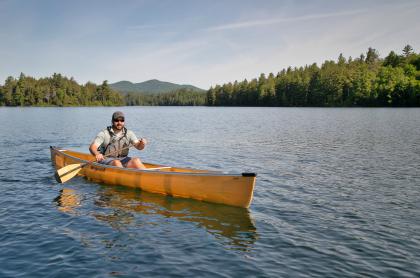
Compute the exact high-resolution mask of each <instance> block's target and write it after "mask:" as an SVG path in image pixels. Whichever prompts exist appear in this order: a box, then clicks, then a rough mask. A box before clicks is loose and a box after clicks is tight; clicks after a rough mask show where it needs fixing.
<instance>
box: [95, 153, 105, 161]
mask: <svg viewBox="0 0 420 278" xmlns="http://www.w3.org/2000/svg"><path fill="white" fill-rule="evenodd" d="M95 158H96V161H97V162H100V161H102V160H104V159H105V158H104V156H103V154H101V153H98V154H97V155H95Z"/></svg>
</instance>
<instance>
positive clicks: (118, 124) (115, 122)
mask: <svg viewBox="0 0 420 278" xmlns="http://www.w3.org/2000/svg"><path fill="white" fill-rule="evenodd" d="M112 124H113V125H114V128H116V129H117V130H122V129H123V127H124V118H118V119H115V120H113V121H112Z"/></svg>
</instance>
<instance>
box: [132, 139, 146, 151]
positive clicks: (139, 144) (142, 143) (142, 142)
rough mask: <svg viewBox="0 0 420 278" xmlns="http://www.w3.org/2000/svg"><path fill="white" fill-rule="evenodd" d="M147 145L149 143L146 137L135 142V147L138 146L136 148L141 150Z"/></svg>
mask: <svg viewBox="0 0 420 278" xmlns="http://www.w3.org/2000/svg"><path fill="white" fill-rule="evenodd" d="M146 145H147V140H146V138H140V140H138V142H137V143H135V144H134V147H136V149H138V150H140V151H141V150H142V149H144V147H146Z"/></svg>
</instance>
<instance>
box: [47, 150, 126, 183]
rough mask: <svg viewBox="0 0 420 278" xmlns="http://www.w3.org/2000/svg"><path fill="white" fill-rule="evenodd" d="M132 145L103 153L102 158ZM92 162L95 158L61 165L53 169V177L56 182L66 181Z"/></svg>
mask: <svg viewBox="0 0 420 278" xmlns="http://www.w3.org/2000/svg"><path fill="white" fill-rule="evenodd" d="M132 146H133V145H130V146H128V147H125V148H122V149H121V150H116V151H114V152H111V153H109V154H107V155H104V158H105V157H109V156H111V155H113V154H115V153H117V152H118V151H123V150H127V149H129V148H131V147H132ZM94 162H96V160H94V161H90V162H85V163H76V164H69V165H66V166H64V167H62V168H61V169H59V170H57V171H55V174H54V177H55V179H56V181H57V182H59V183H65V182H66V181H68V180H70V179H71V178H73V177H74V176H76V175H77V173H79V172H80V170H82V168H83V167H85V166H87V165H90V164H92V163H94Z"/></svg>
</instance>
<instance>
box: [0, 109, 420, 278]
mask: <svg viewBox="0 0 420 278" xmlns="http://www.w3.org/2000/svg"><path fill="white" fill-rule="evenodd" d="M115 110H122V111H124V112H125V114H126V125H127V127H128V128H130V129H132V130H133V131H134V132H135V133H136V134H137V135H138V136H139V137H145V138H147V139H148V141H149V144H148V146H147V147H146V149H145V150H144V151H141V152H140V151H137V150H135V151H131V155H132V156H140V157H141V158H142V159H143V160H144V161H148V162H155V163H161V164H169V165H172V166H183V167H191V168H202V169H210V170H222V171H226V172H232V173H241V172H256V173H257V174H258V176H257V182H256V188H255V192H254V193H255V194H254V200H253V202H252V204H251V207H250V208H249V209H240V208H235V207H229V206H223V205H217V204H210V203H205V202H199V201H194V200H189V199H181V198H172V197H166V196H161V195H157V194H151V193H146V192H142V191H140V190H133V189H128V188H123V187H113V186H106V185H102V184H97V183H92V182H89V181H87V180H85V179H83V178H81V177H76V178H74V179H72V180H71V181H69V182H68V183H65V184H58V183H57V182H56V181H55V179H54V178H53V174H54V169H53V167H52V164H51V161H50V154H49V146H51V145H53V146H60V147H64V148H69V149H73V150H79V151H84V152H87V149H88V146H89V144H90V142H91V141H92V139H93V138H94V137H95V135H96V134H97V133H98V132H99V131H100V130H101V129H103V128H104V127H106V126H107V125H109V124H110V121H111V115H112V113H113V112H114V111H115ZM0 119H1V120H2V123H3V129H2V130H1V131H0V134H1V137H0V138H1V139H0V153H1V154H2V155H1V157H2V158H1V160H0V231H1V233H0V247H1V248H0V266H1V267H0V277H23V276H25V277H46V276H51V277H69V276H78V277H144V276H178V277H185V276H187V277H255V276H259V277H355V276H358V277H360V276H363V277H391V276H392V277H402V276H404V277H419V276H420V259H419V258H420V170H419V169H420V109H416V108H413V109H392V108H390V109H385V108H383V109H382V108H227V107H119V108H115V107H106V108H104V107H85V108H0Z"/></svg>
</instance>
